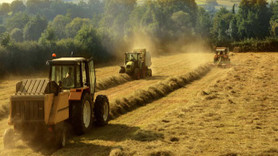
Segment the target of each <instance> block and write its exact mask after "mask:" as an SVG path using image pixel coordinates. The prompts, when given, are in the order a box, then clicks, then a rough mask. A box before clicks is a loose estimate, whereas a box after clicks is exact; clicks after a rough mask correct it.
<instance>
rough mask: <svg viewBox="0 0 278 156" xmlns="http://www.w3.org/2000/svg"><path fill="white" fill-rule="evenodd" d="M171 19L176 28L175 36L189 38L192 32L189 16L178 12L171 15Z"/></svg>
mask: <svg viewBox="0 0 278 156" xmlns="http://www.w3.org/2000/svg"><path fill="white" fill-rule="evenodd" d="M171 19H172V21H173V25H175V26H176V30H177V31H176V33H177V34H175V36H179V35H181V34H183V35H184V36H191V35H192V32H193V31H192V30H193V23H192V21H191V19H190V15H189V14H188V13H185V12H183V11H178V12H175V13H173V14H172V16H171Z"/></svg>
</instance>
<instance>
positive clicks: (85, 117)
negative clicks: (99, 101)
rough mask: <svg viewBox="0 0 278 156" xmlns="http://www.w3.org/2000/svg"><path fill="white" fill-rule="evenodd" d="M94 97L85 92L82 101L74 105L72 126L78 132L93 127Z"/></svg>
mask: <svg viewBox="0 0 278 156" xmlns="http://www.w3.org/2000/svg"><path fill="white" fill-rule="evenodd" d="M92 103H93V102H92V98H91V96H90V95H89V94H85V95H84V96H83V98H82V100H81V103H79V102H78V103H74V104H73V106H72V126H73V129H74V131H75V132H76V134H78V135H81V134H84V133H86V132H87V131H89V130H90V129H91V127H92V123H93V120H92Z"/></svg>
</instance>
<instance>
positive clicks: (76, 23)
mask: <svg viewBox="0 0 278 156" xmlns="http://www.w3.org/2000/svg"><path fill="white" fill-rule="evenodd" d="M90 24H91V21H90V19H88V18H79V17H77V18H74V19H73V20H72V21H71V22H70V23H69V24H67V25H66V34H67V37H68V38H74V37H75V36H76V34H77V32H78V31H79V30H80V29H81V28H82V27H83V26H84V25H90Z"/></svg>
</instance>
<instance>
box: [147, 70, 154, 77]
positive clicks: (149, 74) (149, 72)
mask: <svg viewBox="0 0 278 156" xmlns="http://www.w3.org/2000/svg"><path fill="white" fill-rule="evenodd" d="M147 73H148V74H147V75H148V76H149V77H152V75H153V73H152V70H151V69H148V71H147Z"/></svg>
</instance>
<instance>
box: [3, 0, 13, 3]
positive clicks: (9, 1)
mask: <svg viewBox="0 0 278 156" xmlns="http://www.w3.org/2000/svg"><path fill="white" fill-rule="evenodd" d="M12 1H13V0H0V3H6V2H8V3H11V2H12Z"/></svg>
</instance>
